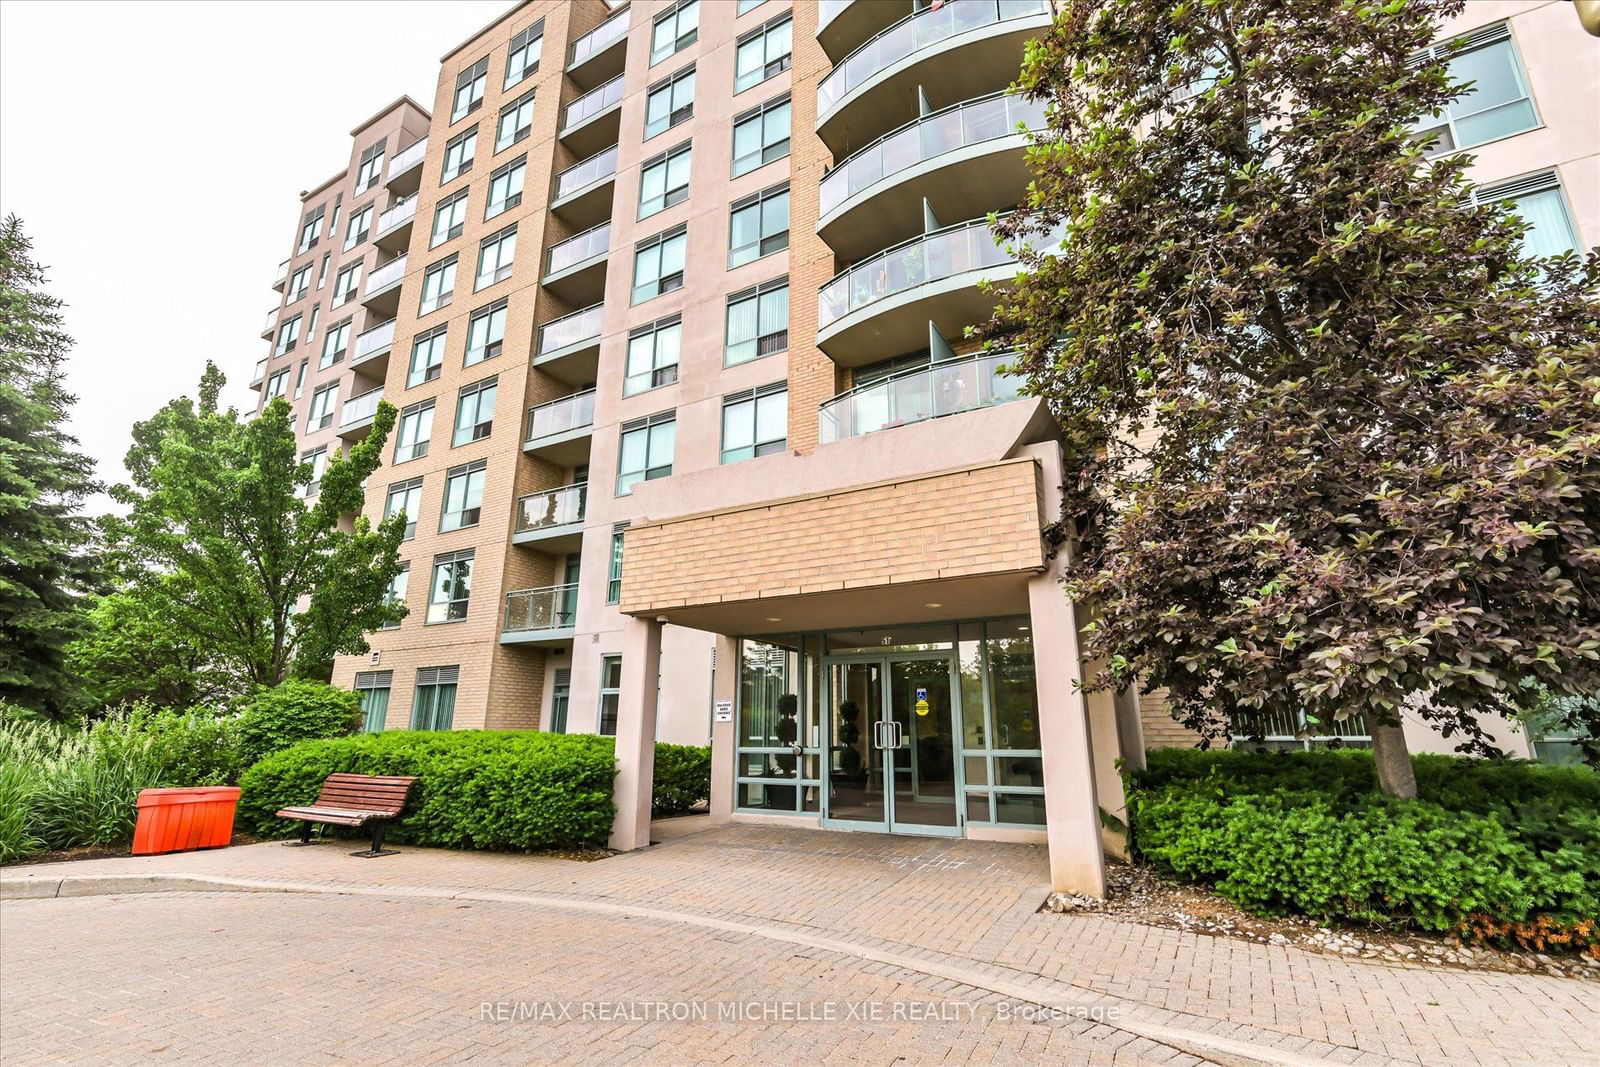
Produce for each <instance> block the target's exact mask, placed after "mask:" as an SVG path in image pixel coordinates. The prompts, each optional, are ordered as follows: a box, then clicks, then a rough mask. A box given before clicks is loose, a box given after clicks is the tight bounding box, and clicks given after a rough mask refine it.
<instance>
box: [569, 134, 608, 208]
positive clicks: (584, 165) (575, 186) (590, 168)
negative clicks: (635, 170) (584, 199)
mask: <svg viewBox="0 0 1600 1067" xmlns="http://www.w3.org/2000/svg"><path fill="white" fill-rule="evenodd" d="M616 173H617V146H616V145H612V146H611V147H610V148H605V149H602V150H600V151H599V152H596V153H595V154H594V155H592V156H590V157H589V158H588V159H586V160H584V161H583V162H581V163H574V164H573V165H572V166H570V167H568V168H567V169H566V170H564V171H562V172H561V173H560V174H557V175H556V199H557V200H560V199H561V198H562V197H564V196H571V195H572V194H573V193H575V192H577V191H578V190H579V189H585V188H588V187H589V186H591V185H593V184H594V183H595V182H597V181H600V180H601V179H602V178H609V177H611V176H612V175H614V174H616Z"/></svg>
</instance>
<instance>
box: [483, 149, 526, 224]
mask: <svg viewBox="0 0 1600 1067" xmlns="http://www.w3.org/2000/svg"><path fill="white" fill-rule="evenodd" d="M527 173H528V157H527V156H523V157H521V158H520V159H516V160H513V161H512V162H510V163H507V164H506V165H505V166H503V167H501V168H500V169H499V170H497V171H495V172H494V173H493V174H491V175H490V176H489V206H488V207H487V208H485V209H484V212H483V217H484V218H486V219H492V218H494V217H495V216H496V215H499V214H502V213H503V212H507V211H510V210H511V209H512V208H514V207H516V206H517V205H518V204H520V203H522V179H523V177H524V176H525V175H526V174H527Z"/></svg>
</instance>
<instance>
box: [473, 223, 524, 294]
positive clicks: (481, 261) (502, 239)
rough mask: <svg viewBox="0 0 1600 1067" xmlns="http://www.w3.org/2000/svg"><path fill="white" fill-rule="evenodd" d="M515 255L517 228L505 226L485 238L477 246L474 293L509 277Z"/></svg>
mask: <svg viewBox="0 0 1600 1067" xmlns="http://www.w3.org/2000/svg"><path fill="white" fill-rule="evenodd" d="M516 255H517V228H516V227H515V226H507V227H506V228H505V229H503V230H501V231H500V232H499V233H495V234H491V235H489V236H488V237H485V238H484V239H483V241H482V243H481V244H479V245H478V277H477V280H476V282H474V284H473V289H474V291H476V290H478V289H487V288H488V287H489V286H491V285H493V284H494V283H495V282H501V281H505V280H506V279H507V278H509V277H511V268H512V261H513V260H514V259H515V258H516Z"/></svg>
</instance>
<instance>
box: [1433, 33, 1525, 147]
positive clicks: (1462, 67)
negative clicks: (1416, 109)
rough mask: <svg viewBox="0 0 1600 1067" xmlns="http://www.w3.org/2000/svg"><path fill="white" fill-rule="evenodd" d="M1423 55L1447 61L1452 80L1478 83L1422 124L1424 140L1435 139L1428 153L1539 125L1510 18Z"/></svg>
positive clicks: (1507, 135) (1485, 140)
mask: <svg viewBox="0 0 1600 1067" xmlns="http://www.w3.org/2000/svg"><path fill="white" fill-rule="evenodd" d="M1418 58H1419V59H1420V60H1423V61H1427V62H1434V63H1443V64H1444V65H1445V67H1446V69H1447V70H1448V71H1449V72H1450V80H1451V81H1452V82H1457V83H1462V82H1471V83H1472V88H1471V89H1469V90H1467V92H1466V94H1465V95H1463V96H1461V97H1459V98H1458V99H1456V100H1455V101H1454V102H1453V103H1451V104H1450V105H1449V106H1448V107H1446V108H1445V109H1444V112H1443V113H1442V114H1439V115H1435V116H1433V117H1431V118H1425V119H1422V120H1421V121H1420V122H1419V123H1418V124H1417V129H1418V132H1419V133H1420V134H1421V136H1422V137H1423V139H1424V140H1426V141H1429V142H1431V143H1430V144H1429V147H1428V155H1430V156H1437V155H1442V154H1444V153H1445V152H1453V151H1455V150H1456V149H1458V148H1471V147H1472V146H1474V145H1480V144H1484V143H1485V142H1487V141H1495V140H1498V139H1500V138H1501V137H1509V136H1510V135H1511V134H1514V133H1521V132H1522V131H1523V130H1531V129H1533V128H1534V127H1535V126H1537V125H1539V116H1538V115H1537V114H1536V113H1535V112H1534V110H1533V100H1532V99H1531V98H1530V97H1529V95H1528V83H1527V79H1526V78H1524V77H1523V74H1522V64H1521V63H1519V62H1517V52H1516V49H1515V48H1514V47H1513V46H1512V43H1511V30H1510V28H1509V27H1508V26H1507V25H1506V24H1505V23H1503V22H1501V23H1496V24H1495V25H1493V26H1485V27H1483V28H1482V29H1479V30H1475V31H1473V32H1472V33H1471V34H1468V35H1467V37H1466V44H1465V46H1464V47H1463V48H1462V49H1461V50H1460V51H1451V49H1450V47H1449V46H1448V45H1441V46H1439V47H1438V48H1434V49H1431V50H1429V51H1428V52H1426V53H1424V54H1423V55H1422V56H1420V57H1418Z"/></svg>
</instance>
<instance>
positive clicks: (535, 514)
mask: <svg viewBox="0 0 1600 1067" xmlns="http://www.w3.org/2000/svg"><path fill="white" fill-rule="evenodd" d="M588 498H589V486H588V484H587V483H586V482H578V483H576V484H574V485H564V486H562V487H561V488H559V489H546V490H544V491H543V492H541V493H529V494H528V495H527V496H525V497H521V498H519V499H518V500H517V533H526V532H527V531H529V530H548V529H550V528H551V527H553V526H566V525H568V524H569V523H574V522H582V521H583V513H584V508H585V506H586V505H587V503H588Z"/></svg>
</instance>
